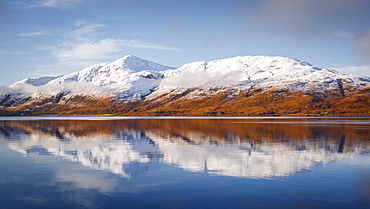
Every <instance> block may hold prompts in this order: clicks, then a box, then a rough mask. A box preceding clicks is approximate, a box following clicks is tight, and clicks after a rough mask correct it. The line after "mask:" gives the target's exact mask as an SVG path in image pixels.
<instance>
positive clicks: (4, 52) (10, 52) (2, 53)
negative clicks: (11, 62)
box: [0, 51, 25, 56]
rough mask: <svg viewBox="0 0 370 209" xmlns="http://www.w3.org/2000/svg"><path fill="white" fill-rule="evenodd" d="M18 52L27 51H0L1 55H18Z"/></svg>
mask: <svg viewBox="0 0 370 209" xmlns="http://www.w3.org/2000/svg"><path fill="white" fill-rule="evenodd" d="M17 54H25V52H22V51H0V56H1V55H17Z"/></svg>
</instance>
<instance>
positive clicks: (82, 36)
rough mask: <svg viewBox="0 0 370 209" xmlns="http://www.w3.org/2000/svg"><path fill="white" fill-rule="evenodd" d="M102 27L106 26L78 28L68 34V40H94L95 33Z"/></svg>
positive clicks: (95, 25)
mask: <svg viewBox="0 0 370 209" xmlns="http://www.w3.org/2000/svg"><path fill="white" fill-rule="evenodd" d="M101 27H105V25H104V24H92V25H86V26H84V27H81V28H78V29H76V30H74V31H72V32H69V33H67V34H66V36H67V37H68V38H72V39H75V40H78V41H88V40H94V36H95V32H96V30H98V29H99V28H101Z"/></svg>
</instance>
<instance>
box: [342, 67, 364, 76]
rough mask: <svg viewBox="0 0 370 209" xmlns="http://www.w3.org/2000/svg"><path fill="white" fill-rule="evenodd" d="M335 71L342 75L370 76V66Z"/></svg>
mask: <svg viewBox="0 0 370 209" xmlns="http://www.w3.org/2000/svg"><path fill="white" fill-rule="evenodd" d="M335 69H336V70H337V71H338V72H341V73H346V74H357V75H365V76H370V66H350V67H343V68H335Z"/></svg>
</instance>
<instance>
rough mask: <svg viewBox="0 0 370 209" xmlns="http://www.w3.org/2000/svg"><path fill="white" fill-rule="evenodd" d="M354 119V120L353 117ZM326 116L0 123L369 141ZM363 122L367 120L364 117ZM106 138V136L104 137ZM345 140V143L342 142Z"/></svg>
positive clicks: (82, 130) (81, 131)
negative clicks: (312, 117)
mask: <svg viewBox="0 0 370 209" xmlns="http://www.w3.org/2000/svg"><path fill="white" fill-rule="evenodd" d="M356 120H357V119H356ZM353 121H354V120H351V119H346V122H345V123H337V122H336V120H334V123H333V120H330V119H329V120H326V119H320V120H318V119H290V120H289V119H264V120H259V119H250V120H242V119H186V120H180V119H145V120H143V119H129V120H106V121H105V120H103V121H91V120H81V121H78V120H46V121H5V122H1V124H0V131H1V132H2V135H6V134H7V133H6V132H7V131H6V130H5V129H4V127H6V129H7V130H8V129H11V128H13V129H18V130H19V129H21V130H24V131H25V132H29V133H33V132H41V133H43V134H48V135H52V136H55V137H57V138H60V139H61V140H63V139H64V140H65V139H68V138H69V137H76V138H79V137H91V136H97V135H100V136H112V135H117V133H120V132H122V131H124V132H136V133H142V134H144V133H147V132H150V133H156V134H157V135H160V136H173V137H172V138H182V139H183V140H188V141H191V142H192V143H202V142H203V141H210V142H215V143H221V142H222V143H234V142H244V141H251V142H254V143H258V142H270V143H273V142H284V141H291V140H294V141H297V140H298V141H300V140H309V141H317V142H322V141H332V140H333V141H337V140H339V141H342V145H341V146H343V147H342V148H341V149H342V151H345V146H350V144H351V143H352V142H354V141H369V138H368V136H369V135H370V129H369V125H366V123H365V124H363V125H361V124H352V123H351V122H353ZM364 121H365V122H366V121H368V120H364ZM108 138H110V137H108ZM344 142H345V143H344Z"/></svg>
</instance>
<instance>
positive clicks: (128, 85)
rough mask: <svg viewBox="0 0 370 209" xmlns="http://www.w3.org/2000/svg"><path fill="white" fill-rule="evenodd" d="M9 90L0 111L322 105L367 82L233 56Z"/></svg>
mask: <svg viewBox="0 0 370 209" xmlns="http://www.w3.org/2000/svg"><path fill="white" fill-rule="evenodd" d="M9 89H10V90H11V91H10V92H13V94H11V93H10V92H9V93H8V94H4V95H3V96H1V97H0V106H5V107H7V106H11V105H14V104H16V105H19V104H20V103H25V102H26V103H27V102H28V103H35V102H37V103H40V102H41V103H44V102H45V101H47V102H49V103H50V101H49V100H48V98H51V99H52V100H54V101H55V102H57V103H60V102H62V103H63V104H65V103H66V102H68V101H69V100H70V98H71V97H73V96H75V95H89V96H90V97H99V98H102V97H111V98H112V97H113V98H114V99H115V100H117V99H118V100H119V101H122V102H134V101H135V102H137V101H156V102H157V103H161V102H162V103H163V102H165V103H168V102H172V101H174V100H177V99H179V98H180V97H182V98H183V99H185V100H189V99H194V98H196V99H200V98H204V97H205V96H212V95H216V94H217V93H220V92H223V93H225V92H228V93H227V94H230V95H236V94H240V92H243V93H244V94H250V93H251V92H259V91H267V90H268V91H284V92H303V93H304V94H307V95H309V96H312V97H314V98H315V99H316V100H322V98H321V96H319V97H320V98H318V96H317V94H321V95H323V97H327V96H328V95H329V94H330V95H333V94H337V95H339V97H340V98H344V97H347V96H348V95H349V94H352V93H353V92H358V91H365V92H366V91H367V89H370V77H366V76H357V75H348V74H342V73H339V72H337V71H335V70H334V69H322V68H318V67H315V66H312V65H311V64H309V63H307V62H302V61H299V60H296V59H292V58H287V57H279V56H238V57H233V58H226V59H220V60H214V61H202V62H193V63H189V64H185V65H183V66H182V67H180V68H178V69H175V68H173V67H168V66H164V65H160V64H157V63H154V62H150V61H147V60H144V59H141V58H138V57H135V56H132V55H128V56H125V57H123V58H121V59H118V60H116V61H114V62H111V63H101V64H96V65H93V66H90V67H87V68H85V69H83V70H81V71H78V72H75V73H71V74H69V75H65V76H56V77H41V78H27V79H24V80H22V81H19V82H16V83H14V84H12V85H11V86H9ZM14 92H17V95H16V96H15V95H14ZM314 95H316V96H314ZM339 97H338V98H339ZM63 98H64V99H63ZM40 99H42V100H43V101H40ZM13 100H14V101H13ZM18 100H19V101H20V100H21V101H22V102H19V101H18ZM159 105H160V104H159ZM26 106H27V105H26ZM157 106H158V105H157Z"/></svg>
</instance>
